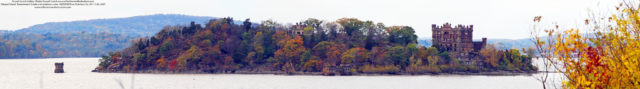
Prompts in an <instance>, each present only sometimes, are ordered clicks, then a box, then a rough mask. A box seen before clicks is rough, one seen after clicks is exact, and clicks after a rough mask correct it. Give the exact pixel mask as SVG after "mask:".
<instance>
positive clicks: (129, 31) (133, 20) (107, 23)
mask: <svg viewBox="0 0 640 89" xmlns="http://www.w3.org/2000/svg"><path fill="white" fill-rule="evenodd" d="M211 19H214V17H206V16H188V15H178V14H155V15H144V16H134V17H126V18H113V19H93V20H85V21H70V22H49V23H44V24H38V25H34V26H31V27H28V28H24V29H19V30H16V31H15V33H29V34H46V33H52V34H56V33H80V32H85V33H101V32H107V33H113V34H122V35H129V36H139V37H143V36H151V35H153V34H155V33H156V32H158V31H160V29H162V27H164V26H167V25H183V24H184V22H189V21H196V22H206V21H209V20H211Z"/></svg>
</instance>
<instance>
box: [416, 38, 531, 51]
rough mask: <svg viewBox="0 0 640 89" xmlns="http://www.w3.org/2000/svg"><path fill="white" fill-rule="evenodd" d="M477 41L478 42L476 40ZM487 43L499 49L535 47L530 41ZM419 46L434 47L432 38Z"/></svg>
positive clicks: (504, 40)
mask: <svg viewBox="0 0 640 89" xmlns="http://www.w3.org/2000/svg"><path fill="white" fill-rule="evenodd" d="M474 41H476V40H474ZM487 43H489V44H495V45H496V47H497V48H499V49H521V48H527V47H533V42H531V40H530V39H528V38H526V39H515V40H512V39H487ZM418 44H419V45H424V46H431V45H433V43H432V41H431V38H421V39H418Z"/></svg>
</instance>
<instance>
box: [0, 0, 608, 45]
mask: <svg viewBox="0 0 640 89" xmlns="http://www.w3.org/2000/svg"><path fill="white" fill-rule="evenodd" d="M10 1H11V0H0V2H10ZM95 1H96V2H105V3H106V5H105V6H90V7H73V8H71V9H35V8H32V7H10V6H0V12H2V13H0V19H1V20H0V29H6V30H16V29H21V28H26V27H29V26H32V25H36V24H42V23H45V22H61V21H75V20H88V19H101V18H120V17H130V16H138V15H149V14H160V13H164V14H185V15H195V16H213V17H228V16H230V17H233V18H235V19H240V20H242V19H245V18H251V20H252V21H254V22H259V21H263V20H268V19H273V20H275V21H277V22H280V23H294V22H298V21H302V20H305V19H307V18H317V19H321V20H326V21H334V20H336V19H339V18H343V17H355V18H358V19H361V20H372V21H374V22H383V23H385V25H387V26H391V25H407V26H411V27H413V28H414V29H415V30H416V33H417V34H418V36H419V37H420V38H430V36H431V31H430V30H431V24H443V23H445V22H450V23H452V24H464V25H468V24H473V25H474V39H478V38H480V37H488V38H489V39H519V38H527V37H529V29H530V28H531V24H532V20H533V17H534V16H543V19H544V20H545V21H553V22H559V23H561V24H566V25H574V24H580V23H582V22H581V21H583V20H584V19H585V18H586V17H587V14H588V11H589V10H588V9H589V8H591V9H593V8H600V9H605V10H610V9H612V8H614V5H616V4H615V2H612V1H604V0H95ZM185 23H187V22H185Z"/></svg>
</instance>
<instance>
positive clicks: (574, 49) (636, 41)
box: [536, 8, 640, 89]
mask: <svg viewBox="0 0 640 89" xmlns="http://www.w3.org/2000/svg"><path fill="white" fill-rule="evenodd" d="M620 13H621V15H612V16H611V17H609V20H612V21H615V22H614V23H615V24H614V25H615V26H608V27H610V28H608V29H594V31H596V32H594V33H588V34H591V35H594V36H593V37H583V36H582V34H580V30H578V29H569V30H566V31H563V32H562V33H553V30H551V31H548V30H545V32H546V33H548V34H549V35H551V34H556V38H554V40H551V41H554V42H549V43H554V44H553V45H552V46H549V47H548V48H546V50H549V51H552V52H551V53H552V55H550V56H551V57H557V59H556V60H557V61H559V62H558V63H556V65H563V66H564V69H563V70H564V74H565V75H566V76H567V78H568V79H569V81H563V84H565V88H587V89H590V88H597V89H600V88H640V85H639V84H640V73H639V72H640V71H639V70H640V34H639V33H640V16H638V15H639V14H638V12H637V9H629V8H626V9H622V10H620ZM593 22H598V21H593ZM589 23H590V20H589V19H587V20H585V24H589ZM556 27H557V26H556ZM601 27H607V26H601ZM536 44H537V45H540V44H545V42H544V41H541V40H540V39H537V40H536Z"/></svg>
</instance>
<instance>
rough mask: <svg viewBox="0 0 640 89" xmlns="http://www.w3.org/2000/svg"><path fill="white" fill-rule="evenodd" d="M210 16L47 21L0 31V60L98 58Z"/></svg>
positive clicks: (168, 15) (171, 15) (200, 21)
mask: <svg viewBox="0 0 640 89" xmlns="http://www.w3.org/2000/svg"><path fill="white" fill-rule="evenodd" d="M211 19H215V18H214V17H205V16H188V15H177V14H155V15H145V16H134V17H127V18H114V19H95V20H85V21H70V22H49V23H44V24H38V25H34V26H31V27H28V28H24V29H20V30H16V31H8V30H0V58H44V57H98V56H101V55H106V54H107V52H111V51H116V50H120V49H123V48H125V47H127V46H129V45H131V44H132V42H131V41H132V40H134V39H136V38H140V37H144V36H151V35H153V34H156V33H157V32H159V31H160V30H161V29H162V28H163V27H165V26H168V25H172V26H175V25H187V24H185V23H184V22H191V21H194V22H197V23H204V22H207V21H209V20H211Z"/></svg>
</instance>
